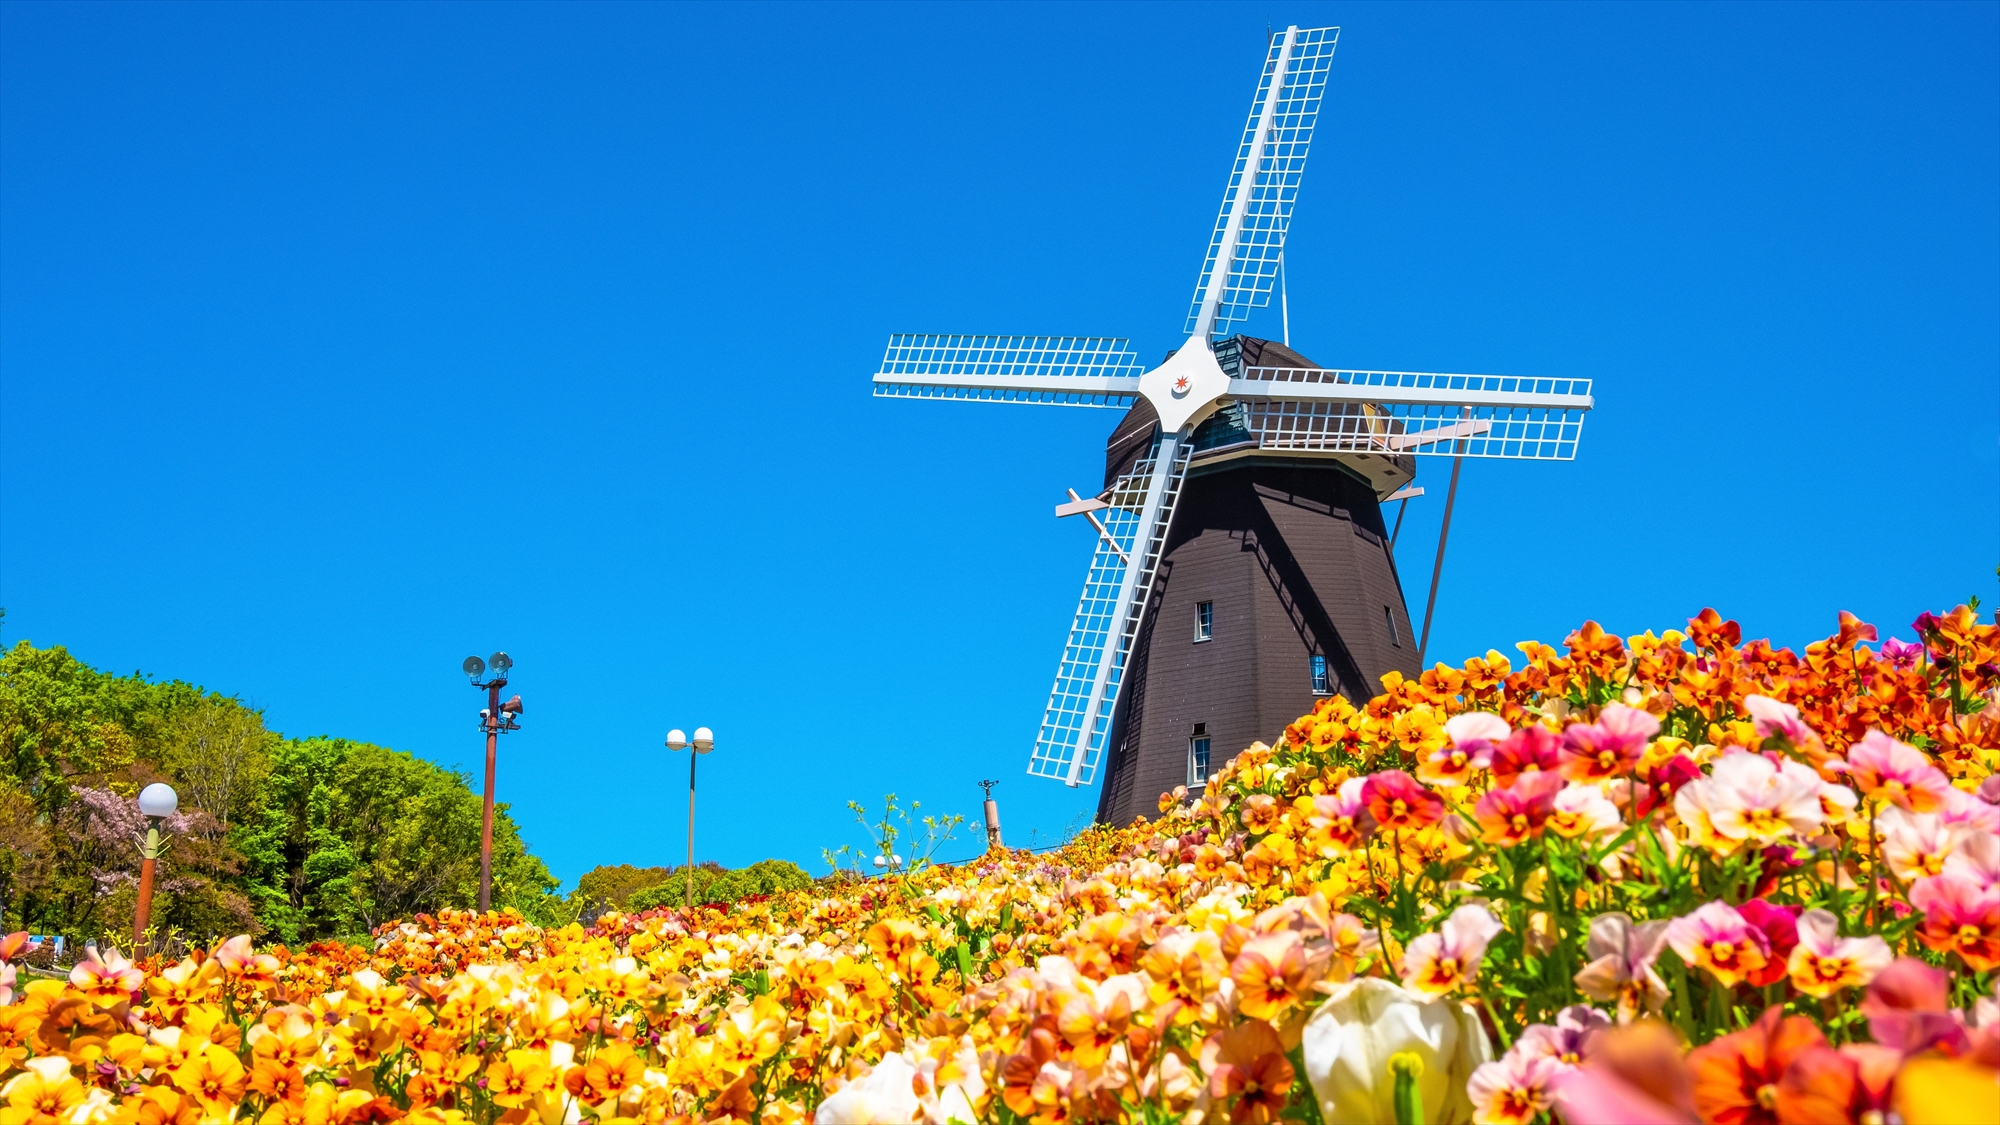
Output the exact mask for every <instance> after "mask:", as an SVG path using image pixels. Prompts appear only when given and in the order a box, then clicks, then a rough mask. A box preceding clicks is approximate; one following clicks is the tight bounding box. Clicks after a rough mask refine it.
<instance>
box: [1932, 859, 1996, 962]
mask: <svg viewBox="0 0 2000 1125" xmlns="http://www.w3.org/2000/svg"><path fill="white" fill-rule="evenodd" d="M1910 905H1912V906H1914V907H1916V908H1917V909H1918V910H1921V911H1923V912H1924V919H1923V922H1922V923H1921V924H1920V925H1919V926H1918V927H1917V940H1919V941H1921V942H1923V943H1924V944H1925V945H1927V946H1929V947H1931V948H1932V949H1934V950H1936V951H1938V952H1939V953H1956V954H1958V955H1959V956H1960V957H1962V958H1964V960H1965V963H1966V964H1967V965H1970V966H1971V967H1972V971H1973V972H1976V973H1983V972H1985V971H1987V970H1988V969H1991V968H1993V967H1995V966H1996V965H2000V887H1982V886H1980V885H1979V884H1977V883H1975V882H1973V881H1972V880H1970V879H1962V878H1960V877H1959V876H1957V875H1938V876H1935V877H1933V878H1929V879H1918V880H1917V881H1916V882H1915V883H1914V884H1912V885H1911V887H1910Z"/></svg>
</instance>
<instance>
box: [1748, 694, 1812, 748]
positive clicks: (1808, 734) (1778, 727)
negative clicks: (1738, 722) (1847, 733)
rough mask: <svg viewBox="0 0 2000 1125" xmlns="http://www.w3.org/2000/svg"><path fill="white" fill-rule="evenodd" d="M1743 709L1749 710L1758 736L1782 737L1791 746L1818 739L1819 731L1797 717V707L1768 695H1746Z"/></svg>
mask: <svg viewBox="0 0 2000 1125" xmlns="http://www.w3.org/2000/svg"><path fill="white" fill-rule="evenodd" d="M1743 709H1744V710H1745V711H1748V712H1750V719H1751V721H1752V724H1753V725H1754V726H1755V727H1756V728H1757V737H1758V738H1782V739H1784V740H1785V741H1786V742H1789V743H1791V744H1792V745H1793V746H1797V747H1801V748H1803V747H1806V746H1810V745H1812V744H1813V743H1816V742H1818V741H1819V733H1818V732H1817V731H1815V730H1813V729H1812V728H1811V727H1809V726H1807V725H1806V723H1805V720H1804V719H1801V718H1799V709H1798V708H1796V707H1794V706H1792V705H1791V704H1789V703H1780V702H1778V701H1777V700H1775V699H1772V698H1771V697H1770V696H1768V695H1746V696H1744V697H1743Z"/></svg>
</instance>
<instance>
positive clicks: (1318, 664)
mask: <svg viewBox="0 0 2000 1125" xmlns="http://www.w3.org/2000/svg"><path fill="white" fill-rule="evenodd" d="M1312 670H1313V694H1314V695H1332V694H1333V681H1332V680H1330V679H1328V678H1327V674H1326V657H1324V656H1321V655H1319V654H1318V653H1314V654H1313V658H1312Z"/></svg>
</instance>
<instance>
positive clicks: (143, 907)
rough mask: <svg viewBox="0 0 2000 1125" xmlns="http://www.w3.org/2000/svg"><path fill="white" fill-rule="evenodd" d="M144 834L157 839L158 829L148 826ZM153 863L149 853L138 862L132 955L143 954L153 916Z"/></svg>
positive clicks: (150, 838) (139, 955)
mask: <svg viewBox="0 0 2000 1125" xmlns="http://www.w3.org/2000/svg"><path fill="white" fill-rule="evenodd" d="M146 835H147V837H148V840H149V842H151V841H152V840H157V839H158V838H159V835H160V830H159V829H158V828H148V829H147V830H146ZM149 851H150V849H149ZM153 863H154V860H153V857H152V856H151V855H150V854H149V855H147V856H146V858H145V861H144V862H142V863H140V864H139V909H138V911H137V912H136V913H134V914H133V915H132V956H134V957H143V956H145V952H144V950H145V946H146V926H147V924H148V923H149V922H151V921H152V916H153Z"/></svg>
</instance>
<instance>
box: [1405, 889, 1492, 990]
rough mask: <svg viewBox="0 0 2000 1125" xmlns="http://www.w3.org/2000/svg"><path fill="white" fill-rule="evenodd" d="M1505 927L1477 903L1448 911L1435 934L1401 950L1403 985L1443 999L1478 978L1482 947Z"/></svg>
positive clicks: (1484, 949) (1484, 954)
mask: <svg viewBox="0 0 2000 1125" xmlns="http://www.w3.org/2000/svg"><path fill="white" fill-rule="evenodd" d="M1504 928H1505V927H1503V926H1501V925H1500V921H1499V919H1497V918H1495V917H1493V915H1491V914H1489V913H1487V911H1486V908H1485V907H1483V906H1479V905H1477V904H1468V905H1466V906H1461V907H1459V908H1458V909H1457V910H1454V911H1452V912H1451V917H1449V918H1446V919H1445V920H1444V925H1443V926H1441V927H1439V928H1438V930H1437V932H1435V933H1428V934H1425V935H1423V936H1422V937H1419V938H1417V939H1416V940H1414V941H1412V942H1410V945H1409V948H1407V949H1405V950H1404V951H1403V965H1402V969H1403V983H1404V985H1406V986H1408V987H1409V988H1411V989H1412V990H1414V991H1416V992H1420V993H1423V994H1424V995H1426V996H1443V995H1444V994H1445V993H1447V992H1451V991H1452V990H1454V989H1456V988H1458V987H1459V986H1461V985H1464V984H1466V983H1469V982H1470V981H1472V980H1473V979H1474V978H1476V977H1478V976H1479V962H1480V959H1481V958H1483V957H1485V956H1486V945H1487V943H1488V942H1490V941H1492V940H1493V938H1494V935H1496V934H1498V933H1499V932H1500V931H1501V930H1502V929H1504Z"/></svg>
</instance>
